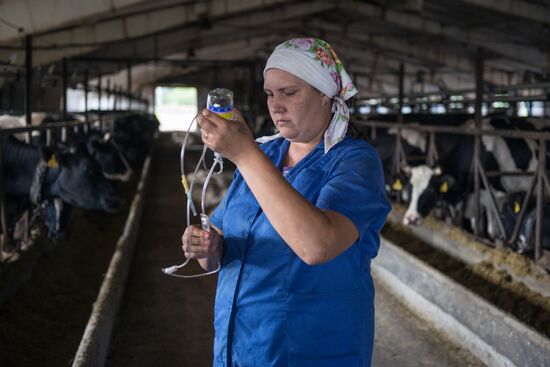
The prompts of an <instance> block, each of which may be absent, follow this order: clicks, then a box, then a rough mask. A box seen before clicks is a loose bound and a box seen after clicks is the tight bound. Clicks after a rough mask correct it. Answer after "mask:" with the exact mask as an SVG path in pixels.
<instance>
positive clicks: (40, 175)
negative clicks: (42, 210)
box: [0, 137, 122, 237]
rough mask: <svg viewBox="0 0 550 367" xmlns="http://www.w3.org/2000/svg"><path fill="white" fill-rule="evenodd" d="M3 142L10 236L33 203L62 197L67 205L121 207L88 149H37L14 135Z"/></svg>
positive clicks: (109, 183) (116, 195)
mask: <svg viewBox="0 0 550 367" xmlns="http://www.w3.org/2000/svg"><path fill="white" fill-rule="evenodd" d="M0 145H1V150H2V167H3V178H4V182H3V184H4V198H5V204H6V209H7V217H8V218H9V222H8V237H10V236H11V235H12V233H13V229H14V226H15V223H16V221H17V220H18V219H19V217H20V216H21V214H22V213H23V212H24V211H26V210H28V209H30V208H31V207H32V205H33V203H35V204H42V203H44V202H50V203H53V204H51V205H54V206H55V205H56V204H55V203H56V201H55V199H60V200H61V201H63V202H64V203H65V204H69V205H73V206H76V207H81V208H84V209H93V210H104V211H107V212H116V211H117V210H119V208H120V207H121V205H122V198H121V195H120V194H119V193H118V192H117V191H116V190H115V188H114V186H113V184H112V183H111V182H110V181H108V180H107V179H106V178H105V177H103V175H102V173H101V171H100V168H99V166H98V164H97V162H95V161H94V160H93V159H92V158H91V157H90V156H89V155H88V154H87V153H86V152H83V151H79V152H59V151H56V150H55V149H52V148H47V147H43V148H37V147H35V146H32V145H28V144H24V143H21V142H19V141H18V140H17V139H15V138H13V137H4V138H2V139H1V140H0ZM59 215H61V214H59ZM56 221H57V219H56Z"/></svg>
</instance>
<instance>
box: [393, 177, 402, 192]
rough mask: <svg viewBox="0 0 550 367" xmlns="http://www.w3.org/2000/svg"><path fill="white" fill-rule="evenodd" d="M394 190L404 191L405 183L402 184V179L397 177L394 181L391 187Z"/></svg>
mask: <svg viewBox="0 0 550 367" xmlns="http://www.w3.org/2000/svg"><path fill="white" fill-rule="evenodd" d="M391 188H392V190H394V191H401V190H403V183H402V182H401V179H400V178H399V177H396V178H395V180H393V183H392V185H391Z"/></svg>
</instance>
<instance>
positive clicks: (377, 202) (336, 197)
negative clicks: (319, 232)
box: [316, 150, 391, 234]
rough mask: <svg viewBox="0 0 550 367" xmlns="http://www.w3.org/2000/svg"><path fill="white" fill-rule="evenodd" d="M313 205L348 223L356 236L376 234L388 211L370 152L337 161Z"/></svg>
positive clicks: (376, 162)
mask: <svg viewBox="0 0 550 367" xmlns="http://www.w3.org/2000/svg"><path fill="white" fill-rule="evenodd" d="M316 206H317V207H318V208H320V209H325V210H333V211H336V212H338V213H340V214H342V215H344V216H345V217H346V218H348V219H349V220H351V221H352V222H353V224H355V227H356V228H357V230H358V232H359V234H362V233H364V232H365V231H366V230H367V229H368V228H369V227H370V228H371V229H373V230H375V231H379V230H380V229H381V227H382V226H383V224H384V222H385V220H386V216H387V215H388V213H389V212H390V210H391V206H390V203H389V201H388V198H387V196H386V191H385V187H384V175H383V171H382V165H381V163H380V159H379V158H378V156H377V155H376V153H374V151H371V150H364V151H361V152H360V154H355V155H354V156H352V157H349V158H346V159H344V160H342V161H341V162H339V164H338V165H337V166H336V167H335V169H334V170H333V172H331V173H330V175H329V177H328V179H327V182H326V184H325V185H324V186H323V188H322V189H321V191H320V194H319V198H318V200H317V203H316Z"/></svg>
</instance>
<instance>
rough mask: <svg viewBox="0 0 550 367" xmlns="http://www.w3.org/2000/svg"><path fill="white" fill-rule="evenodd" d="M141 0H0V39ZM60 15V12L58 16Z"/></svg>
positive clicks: (142, 0) (115, 10)
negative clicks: (0, 15) (76, 1)
mask: <svg viewBox="0 0 550 367" xmlns="http://www.w3.org/2000/svg"><path fill="white" fill-rule="evenodd" d="M140 2H145V0H111V1H104V0H86V1H80V2H78V4H75V2H74V0H36V1H33V0H25V1H22V0H4V1H0V14H2V19H3V20H4V22H1V23H0V42H11V41H14V40H17V39H20V38H22V37H23V36H24V35H25V34H34V33H39V32H44V31H47V30H50V29H52V28H57V27H61V26H63V25H66V24H71V23H75V22H78V21H82V20H84V19H87V18H89V17H92V16H95V15H98V14H109V13H110V14H112V13H116V12H117V11H119V10H121V9H123V8H126V7H128V6H131V5H135V4H138V3H140ZM61 15H63V16H61Z"/></svg>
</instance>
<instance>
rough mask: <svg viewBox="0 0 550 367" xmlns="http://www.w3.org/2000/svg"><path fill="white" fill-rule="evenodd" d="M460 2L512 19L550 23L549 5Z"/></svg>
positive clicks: (509, 1) (513, 0) (512, 0)
mask: <svg viewBox="0 0 550 367" xmlns="http://www.w3.org/2000/svg"><path fill="white" fill-rule="evenodd" d="M462 2H465V3H468V4H473V5H476V6H479V7H482V8H486V9H491V10H495V11H498V12H499V13H504V14H506V15H510V16H513V17H520V18H525V19H528V20H534V21H536V22H541V23H547V24H548V23H550V5H548V3H547V4H546V5H541V4H536V3H533V2H529V1H523V0H462Z"/></svg>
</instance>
